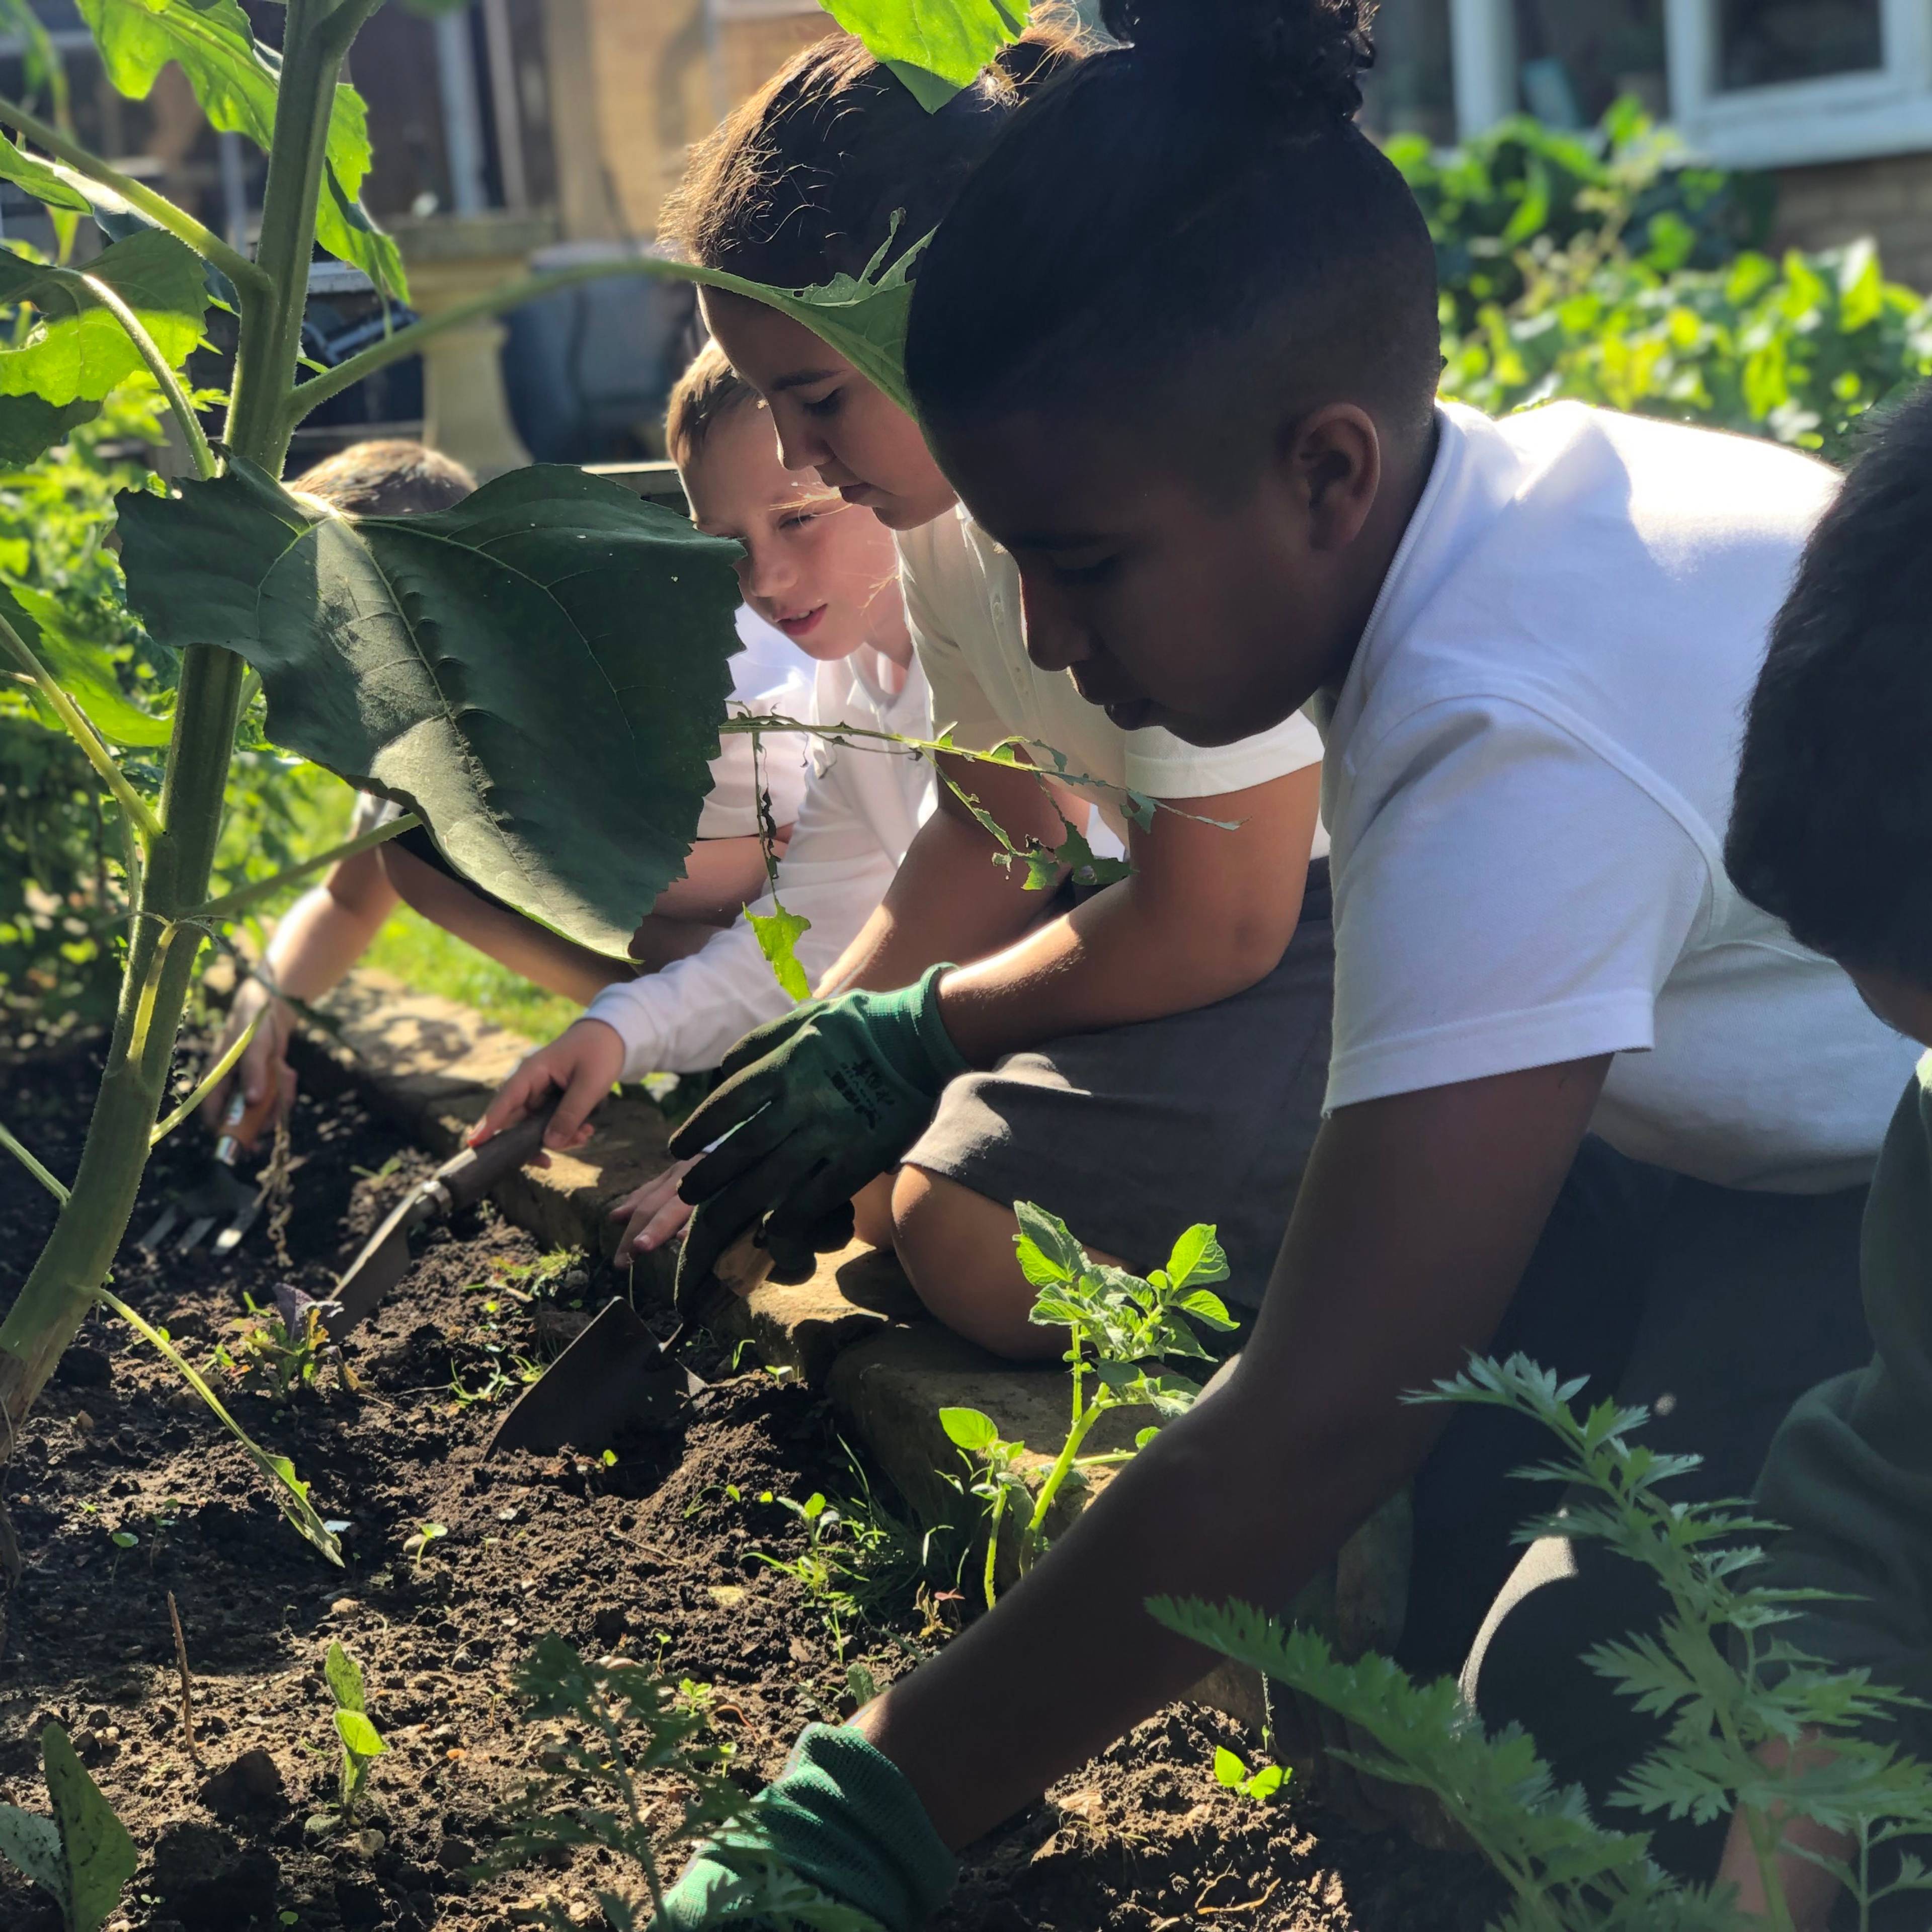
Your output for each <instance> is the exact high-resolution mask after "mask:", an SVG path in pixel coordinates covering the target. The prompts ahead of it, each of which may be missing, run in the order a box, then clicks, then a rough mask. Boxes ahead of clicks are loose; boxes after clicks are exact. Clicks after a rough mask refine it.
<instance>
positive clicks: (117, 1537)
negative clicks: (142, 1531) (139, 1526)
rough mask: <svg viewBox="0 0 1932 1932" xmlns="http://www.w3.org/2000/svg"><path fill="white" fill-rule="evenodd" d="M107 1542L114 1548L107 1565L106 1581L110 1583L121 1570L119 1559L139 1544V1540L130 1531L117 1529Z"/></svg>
mask: <svg viewBox="0 0 1932 1932" xmlns="http://www.w3.org/2000/svg"><path fill="white" fill-rule="evenodd" d="M107 1540H108V1541H109V1542H110V1543H111V1544H113V1546H114V1554H113V1557H112V1558H110V1559H109V1562H108V1565H107V1580H108V1581H109V1582H110V1583H112V1582H113V1580H114V1579H115V1576H116V1575H117V1574H118V1573H119V1571H120V1568H121V1558H122V1557H123V1556H125V1555H126V1554H127V1552H128V1551H129V1550H132V1549H133V1548H134V1547H136V1545H137V1544H139V1542H140V1541H141V1539H140V1538H139V1537H138V1536H136V1535H135V1534H134V1532H133V1531H132V1530H131V1529H117V1530H115V1532H113V1534H112V1535H110V1537H109V1538H108V1539H107Z"/></svg>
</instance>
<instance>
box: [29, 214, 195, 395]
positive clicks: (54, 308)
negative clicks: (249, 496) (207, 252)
mask: <svg viewBox="0 0 1932 1932" xmlns="http://www.w3.org/2000/svg"><path fill="white" fill-rule="evenodd" d="M85 272H86V274H88V275H90V276H92V277H93V278H95V280H96V281H101V282H104V283H105V284H107V287H110V289H112V290H113V291H114V293H115V294H116V295H117V296H119V297H120V298H121V300H122V301H123V302H125V303H126V304H127V306H128V308H130V309H132V310H133V312H134V314H135V317H136V320H139V323H140V324H141V326H142V328H144V329H145V330H146V331H147V332H148V335H150V336H151V337H152V338H153V339H154V346H155V347H157V349H159V350H160V352H161V353H162V355H163V356H164V357H166V359H167V362H168V363H169V366H170V367H172V368H177V369H178V368H180V367H181V365H182V363H184V362H186V361H187V357H188V353H189V352H190V350H192V349H193V347H194V346H195V344H196V343H198V342H199V341H200V340H201V327H202V316H203V315H204V314H205V313H206V311H207V308H208V291H207V289H206V287H205V286H204V284H203V282H202V272H201V258H200V257H199V256H197V255H196V254H195V253H194V251H193V250H192V249H191V248H188V247H187V245H186V244H185V243H184V242H177V241H176V240H175V238H174V237H173V236H172V235H163V233H161V232H160V229H143V230H142V232H141V233H139V234H138V235H130V236H129V237H128V238H127V240H126V241H124V242H115V244H114V245H113V247H112V248H104V249H103V250H102V251H101V253H100V254H98V255H97V256H95V258H94V259H93V260H92V261H91V262H89V263H87V264H86V269H85ZM19 303H26V304H27V305H29V306H31V308H34V309H35V310H37V311H38V312H39V313H38V316H37V319H36V320H35V321H34V325H33V326H32V327H31V329H29V330H28V332H27V334H26V337H25V338H24V339H23V340H22V341H20V342H18V343H17V344H16V346H14V347H10V348H0V395H3V396H20V397H27V396H32V397H37V398H39V399H40V401H41V402H42V403H43V404H50V405H52V406H54V407H55V408H57V409H58V408H62V407H64V406H65V405H67V404H73V403H79V402H90V403H98V402H99V401H101V398H103V397H104V396H105V395H107V392H109V391H110V389H113V388H115V386H116V385H118V384H119V383H124V382H125V381H126V380H127V378H128V377H130V376H131V375H133V374H134V372H135V371H136V370H137V369H139V368H142V366H143V365H142V362H141V358H140V355H139V352H138V351H137V350H136V348H135V347H134V345H133V343H132V342H131V341H129V340H128V338H127V331H126V330H125V329H123V328H122V327H121V325H120V323H118V322H117V321H116V320H115V318H114V316H113V314H112V312H111V311H110V310H108V309H107V308H106V307H104V305H102V304H101V302H98V300H97V299H95V297H94V296H92V295H90V294H89V293H88V292H87V290H86V289H85V288H84V287H80V285H78V284H77V283H76V281H74V278H72V276H71V275H68V274H66V273H65V272H62V271H57V270H55V269H50V268H48V267H46V266H43V264H41V263H36V262H29V261H28V260H26V259H25V258H24V257H21V256H19V255H15V254H9V253H7V251H5V250H3V249H0V305H5V306H7V307H8V308H12V307H13V306H14V305H16V304H19ZM66 420H67V421H69V422H72V421H78V420H80V418H78V417H75V416H71V415H70V416H68V418H67V419H66Z"/></svg>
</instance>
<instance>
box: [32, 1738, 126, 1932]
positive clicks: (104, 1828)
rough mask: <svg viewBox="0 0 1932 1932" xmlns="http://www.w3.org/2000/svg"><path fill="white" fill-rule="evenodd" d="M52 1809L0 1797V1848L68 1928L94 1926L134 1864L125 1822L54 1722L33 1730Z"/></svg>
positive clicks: (92, 1929)
mask: <svg viewBox="0 0 1932 1932" xmlns="http://www.w3.org/2000/svg"><path fill="white" fill-rule="evenodd" d="M40 1767H41V1769H42V1771H43V1772H44V1773H45V1774H46V1781H47V1795H48V1796H49V1798H51V1799H52V1800H53V1808H54V1815H53V1816H52V1817H51V1818H43V1817H41V1816H40V1814H38V1813H37V1812H34V1811H22V1810H21V1809H20V1808H19V1806H17V1805H0V1852H4V1853H5V1855H6V1856H7V1858H9V1859H10V1860H11V1861H13V1864H16V1865H17V1866H18V1867H20V1870H22V1871H23V1872H24V1873H26V1876H28V1878H29V1879H31V1880H32V1881H33V1882H34V1884H36V1885H38V1886H39V1887H40V1888H41V1890H42V1891H46V1892H50V1893H51V1894H52V1895H53V1897H54V1898H55V1900H57V1901H58V1903H59V1906H60V1909H61V1916H62V1918H63V1919H64V1920H65V1921H66V1925H67V1932H100V1928H101V1926H102V1925H103V1924H104V1923H105V1922H106V1921H107V1916H108V1914H109V1913H110V1912H113V1909H115V1906H117V1905H118V1903H120V1900H121V1892H122V1891H123V1890H124V1888H125V1887H126V1885H127V1881H128V1880H129V1879H130V1878H132V1877H133V1876H134V1868H135V1867H136V1865H137V1864H139V1862H140V1861H139V1858H137V1857H136V1855H135V1851H134V1841H133V1839H131V1838H129V1837H128V1835H127V1827H126V1826H124V1825H123V1824H122V1823H121V1821H120V1820H119V1819H118V1818H117V1817H115V1815H114V1808H113V1806H112V1805H110V1804H109V1803H108V1802H107V1799H105V1798H104V1797H102V1796H101V1790H100V1787H98V1785H96V1784H95V1782H94V1781H93V1779H92V1778H89V1776H88V1775H87V1772H86V1769H85V1767H84V1766H83V1765H82V1763H81V1762H80V1759H79V1758H78V1757H76V1756H75V1755H74V1745H73V1743H72V1742H71V1739H69V1738H68V1734H67V1733H66V1732H65V1731H64V1730H62V1729H61V1727H59V1725H58V1724H49V1726H48V1727H46V1730H43V1732H42V1733H40Z"/></svg>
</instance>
